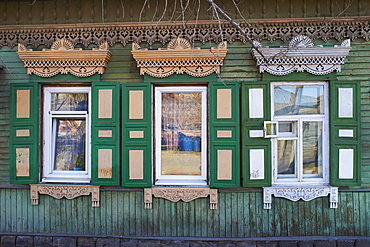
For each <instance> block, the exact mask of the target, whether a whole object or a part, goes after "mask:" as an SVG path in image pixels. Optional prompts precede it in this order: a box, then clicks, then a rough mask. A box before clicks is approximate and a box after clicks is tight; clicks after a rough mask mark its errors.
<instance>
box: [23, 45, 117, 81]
mask: <svg viewBox="0 0 370 247" xmlns="http://www.w3.org/2000/svg"><path fill="white" fill-rule="evenodd" d="M17 53H18V55H19V58H20V59H21V60H22V61H23V63H24V67H26V68H27V73H28V74H29V75H30V74H32V73H33V74H35V75H38V76H40V77H52V76H54V75H57V74H59V73H61V74H67V73H71V74H72V75H75V76H78V77H88V76H91V75H93V74H95V73H99V74H103V73H104V70H105V68H106V67H107V63H108V61H109V59H110V57H111V55H112V53H111V52H110V51H109V50H108V43H107V42H105V43H103V44H101V45H100V46H99V48H93V49H92V50H82V48H74V46H73V44H72V43H71V42H70V41H68V40H66V39H60V40H57V41H55V42H54V43H53V45H52V46H51V48H50V49H43V50H42V51H33V50H32V49H27V48H26V47H25V46H24V45H22V44H18V52H17Z"/></svg>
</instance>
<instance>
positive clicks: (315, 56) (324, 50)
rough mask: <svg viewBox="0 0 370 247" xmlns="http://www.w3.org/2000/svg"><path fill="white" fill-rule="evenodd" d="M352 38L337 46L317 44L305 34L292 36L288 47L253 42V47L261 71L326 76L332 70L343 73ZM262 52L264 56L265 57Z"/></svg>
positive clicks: (280, 74) (276, 73)
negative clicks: (268, 45) (342, 66)
mask: <svg viewBox="0 0 370 247" xmlns="http://www.w3.org/2000/svg"><path fill="white" fill-rule="evenodd" d="M350 44H351V43H350V40H349V39H347V40H344V41H343V42H342V44H341V45H336V46H334V47H323V46H322V45H321V46H315V45H314V44H313V42H312V40H311V39H310V38H309V37H307V36H304V35H299V36H297V37H295V38H294V39H292V40H291V41H290V43H289V46H288V47H286V46H285V47H283V46H281V47H280V48H269V47H263V46H262V45H261V43H259V42H258V41H254V45H255V47H257V49H258V51H257V50H256V49H252V54H253V57H254V58H255V59H256V61H257V66H258V67H259V71H260V73H263V72H265V71H266V72H267V73H270V74H272V75H277V76H283V75H287V74H290V73H292V72H294V71H297V72H304V71H307V72H308V73H311V74H313V75H326V74H329V73H331V72H333V71H337V72H340V71H341V65H342V64H344V59H345V58H346V56H347V55H348V53H349V51H350V50H351V47H350ZM262 55H263V56H262Z"/></svg>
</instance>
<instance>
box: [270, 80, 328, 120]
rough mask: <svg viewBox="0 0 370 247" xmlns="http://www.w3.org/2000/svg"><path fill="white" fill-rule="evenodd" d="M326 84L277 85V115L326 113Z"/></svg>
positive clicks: (275, 107) (275, 99) (275, 106)
mask: <svg viewBox="0 0 370 247" xmlns="http://www.w3.org/2000/svg"><path fill="white" fill-rule="evenodd" d="M323 97H324V86H323V85H308V86H302V85H299V86H298V85H297V86H294V85H293V86H275V87H274V110H275V116H281V115H309V114H324V98H323Z"/></svg>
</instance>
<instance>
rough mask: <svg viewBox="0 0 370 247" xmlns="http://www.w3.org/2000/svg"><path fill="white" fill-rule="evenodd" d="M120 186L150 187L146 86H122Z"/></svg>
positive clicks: (148, 94) (148, 91)
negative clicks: (121, 170)
mask: <svg viewBox="0 0 370 247" xmlns="http://www.w3.org/2000/svg"><path fill="white" fill-rule="evenodd" d="M122 87H123V88H122V119H123V120H122V121H123V122H122V166H123V172H122V186H123V187H151V186H152V142H151V138H152V133H151V129H152V127H151V126H152V120H151V102H152V100H151V91H150V84H144V83H127V84H122Z"/></svg>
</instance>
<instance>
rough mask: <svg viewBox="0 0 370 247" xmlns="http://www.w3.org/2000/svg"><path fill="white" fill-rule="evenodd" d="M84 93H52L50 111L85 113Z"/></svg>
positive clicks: (85, 100)
mask: <svg viewBox="0 0 370 247" xmlns="http://www.w3.org/2000/svg"><path fill="white" fill-rule="evenodd" d="M87 102H88V95H87V94H86V93H52V94H51V110H52V111H87Z"/></svg>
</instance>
